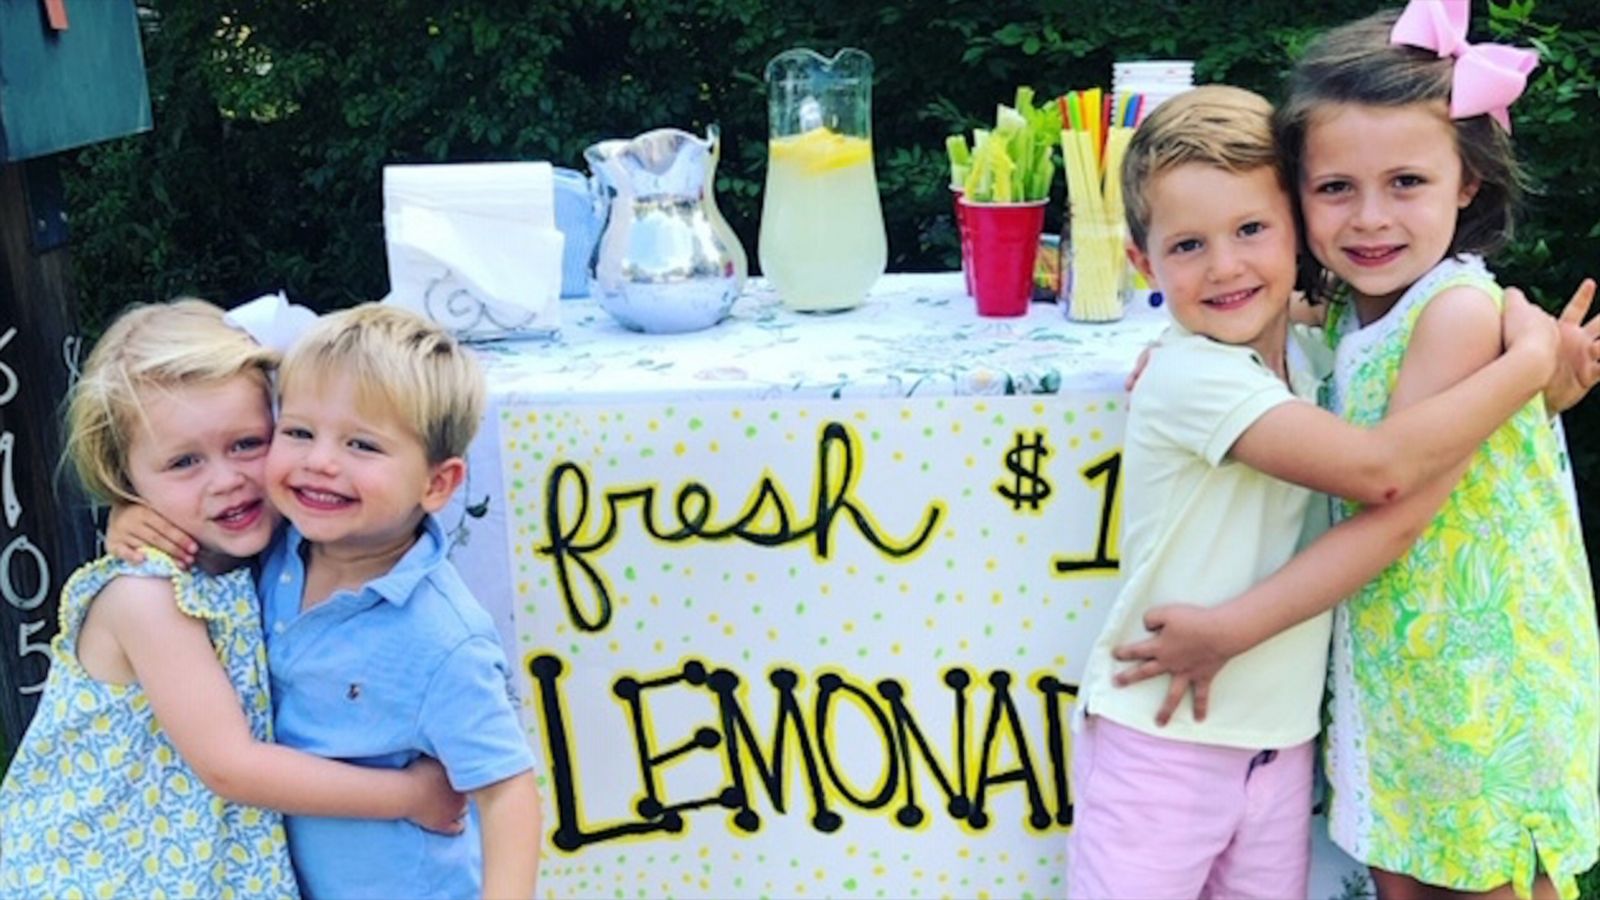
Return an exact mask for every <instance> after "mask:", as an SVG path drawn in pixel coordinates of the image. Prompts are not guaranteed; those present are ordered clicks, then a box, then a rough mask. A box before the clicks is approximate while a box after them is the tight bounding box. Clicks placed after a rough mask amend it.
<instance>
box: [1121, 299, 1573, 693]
mask: <svg viewBox="0 0 1600 900" xmlns="http://www.w3.org/2000/svg"><path fill="white" fill-rule="evenodd" d="M1449 296H1450V295H1449V294H1445V295H1441V296H1440V297H1439V298H1436V299H1435V300H1434V301H1433V302H1432V303H1430V304H1429V307H1428V309H1427V310H1426V311H1425V312H1424V313H1423V315H1422V317H1421V319H1420V320H1419V321H1418V323H1417V326H1416V329H1415V331H1414V332H1413V336H1412V341H1411V345H1410V346H1409V347H1408V348H1407V351H1406V359H1405V363H1404V364H1403V365H1402V368H1401V371H1400V377H1399V378H1398V380H1397V383H1396V388H1395V392H1394V394H1393V396H1392V397H1391V398H1390V409H1391V410H1394V411H1400V410H1404V409H1407V408H1415V407H1417V406H1419V405H1423V404H1425V403H1426V402H1432V401H1434V400H1437V399H1438V398H1440V397H1448V396H1450V395H1451V394H1452V393H1453V391H1452V390H1451V388H1452V386H1455V387H1459V386H1461V385H1463V384H1468V383H1470V382H1471V380H1472V379H1473V378H1476V377H1477V374H1481V373H1482V370H1483V369H1484V368H1486V367H1490V366H1492V365H1498V363H1497V362H1495V355H1496V354H1497V353H1498V352H1499V334H1498V332H1499V325H1498V323H1496V322H1495V321H1494V315H1493V313H1494V310H1493V307H1492V305H1490V304H1488V298H1487V297H1484V296H1483V295H1481V294H1477V295H1476V296H1473V295H1457V296H1456V297H1455V298H1453V299H1451V300H1448V301H1447V300H1446V297H1449ZM1441 301H1444V302H1441ZM1541 315H1542V314H1541ZM1475 370H1477V372H1476V374H1475ZM1467 465H1468V460H1467V459H1465V458H1463V459H1461V460H1460V461H1458V462H1457V463H1455V464H1454V465H1453V466H1452V467H1451V468H1450V469H1449V470H1447V471H1445V472H1443V473H1442V474H1440V475H1438V476H1435V477H1434V479H1433V480H1431V481H1430V482H1429V483H1428V484H1426V485H1425V486H1423V488H1421V489H1419V490H1417V491H1414V492H1412V493H1410V494H1408V495H1406V496H1405V497H1404V498H1402V499H1401V500H1399V501H1397V502H1395V503H1391V504H1385V505H1381V506H1375V507H1371V508H1369V509H1366V510H1363V511H1362V512H1361V514H1360V515H1358V516H1356V517H1355V518H1354V519H1351V520H1350V521H1348V522H1344V523H1341V524H1340V525H1339V526H1338V527H1335V528H1333V529H1331V530H1330V531H1328V532H1327V533H1326V534H1324V535H1322V536H1321V537H1320V538H1318V539H1317V540H1316V541H1315V542H1313V543H1312V545H1311V546H1310V547H1308V548H1306V549H1305V550H1304V551H1302V552H1301V553H1299V554H1298V555H1296V556H1295V557H1294V558H1293V559H1291V560H1290V561H1289V562H1288V563H1286V564H1285V565H1284V566H1283V567H1282V568H1281V569H1279V570H1278V571H1277V572H1275V573H1273V574H1272V575H1271V576H1269V577H1268V578H1266V579H1265V580H1263V581H1262V582H1260V583H1259V584H1257V585H1255V586H1254V587H1252V588H1250V589H1249V590H1248V591H1245V592H1244V593H1243V594H1240V595H1239V596H1238V597H1235V598H1233V599H1232V600H1229V601H1228V602H1227V603H1225V604H1222V605H1221V606H1217V607H1213V608H1210V609H1195V608H1193V607H1179V608H1174V607H1170V606H1168V607H1156V608H1153V609H1151V610H1149V611H1148V612H1147V613H1146V614H1145V627H1146V628H1147V629H1149V630H1150V631H1153V632H1155V634H1154V636H1153V637H1151V638H1148V639H1146V640H1144V641H1140V642H1135V643H1131V644H1128V645H1124V646H1122V647H1119V648H1117V649H1116V650H1115V651H1113V652H1114V655H1115V656H1116V657H1117V658H1118V659H1122V660H1127V661H1134V662H1136V663H1137V664H1136V665H1134V666H1132V667H1130V668H1129V669H1127V670H1124V671H1123V672H1121V673H1119V674H1118V677H1117V680H1118V683H1120V684H1130V683H1133V682H1135V681H1142V680H1144V679H1146V678H1152V677H1155V676H1157V675H1161V674H1164V673H1167V672H1173V673H1174V674H1175V676H1176V677H1174V679H1173V683H1172V685H1171V686H1170V687H1169V690H1168V694H1167V698H1166V701H1165V703H1164V704H1163V705H1162V707H1161V710H1160V711H1159V712H1158V713H1157V721H1158V722H1160V723H1162V724H1165V722H1166V721H1167V720H1168V719H1169V718H1170V716H1171V715H1172V713H1173V712H1174V711H1175V710H1176V708H1177V706H1178V704H1179V703H1180V702H1181V701H1182V699H1183V696H1184V694H1185V693H1186V692H1188V691H1191V690H1192V691H1193V692H1194V693H1195V716H1196V718H1197V719H1198V718H1202V717H1203V715H1204V709H1203V701H1205V700H1208V698H1209V684H1210V680H1211V678H1212V677H1214V676H1215V675H1216V673H1217V672H1218V671H1220V670H1221V668H1222V666H1223V664H1224V663H1225V662H1226V661H1227V659H1229V658H1231V657H1233V656H1236V655H1238V654H1239V653H1242V652H1244V651H1245V650H1248V649H1250V648H1252V647H1254V646H1256V645H1257V644H1259V643H1261V642H1262V641H1264V640H1266V639H1267V638H1270V637H1272V636H1273V635H1276V634H1279V633H1281V632H1282V631H1284V630H1286V629H1288V628H1290V627H1293V626H1294V625H1298V624H1299V623H1301V622H1304V621H1306V620H1307V619H1310V618H1311V617H1312V616H1315V615H1317V614H1319V613H1321V612H1324V611H1326V610H1328V609H1331V608H1333V606H1335V605H1336V604H1337V603H1338V602H1339V601H1340V600H1341V599H1343V598H1344V597H1346V596H1348V595H1349V594H1351V593H1354V592H1355V591H1356V590H1357V589H1358V588H1360V587H1361V586H1362V585H1364V584H1365V583H1366V582H1367V581H1369V580H1370V579H1372V578H1374V577H1376V576H1377V575H1378V573H1379V572H1381V571H1383V569H1384V568H1385V567H1387V566H1388V565H1389V564H1390V563H1392V562H1393V561H1394V560H1396V559H1398V558H1399V557H1400V556H1401V555H1402V554H1404V553H1405V552H1406V550H1407V549H1408V548H1409V547H1410V546H1411V544H1412V543H1414V542H1415V540H1416V538H1417V537H1418V536H1419V535H1420V534H1421V533H1422V530H1423V529H1425V528H1426V527H1427V525H1428V523H1429V522H1430V521H1432V519H1433V517H1434V516H1435V515H1436V514H1437V513H1438V510H1439V508H1440V507H1441V506H1442V505H1443V504H1444V502H1445V500H1446V499H1447V498H1448V497H1449V495H1450V492H1451V491H1452V490H1454V489H1455V485H1456V483H1457V482H1458V481H1459V480H1460V478H1461V474H1462V473H1463V472H1464V471H1465V470H1466V467H1467Z"/></svg>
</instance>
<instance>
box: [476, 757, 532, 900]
mask: <svg viewBox="0 0 1600 900" xmlns="http://www.w3.org/2000/svg"><path fill="white" fill-rule="evenodd" d="M472 799H473V800H475V801H477V804H478V823H479V826H480V827H481V828H482V829H483V835H482V840H483V896H484V897H485V898H486V900H499V898H516V900H527V898H529V897H532V896H533V891H534V882H535V881H536V880H537V878H538V876H539V841H540V840H542V839H543V837H542V836H543V826H542V822H541V819H542V818H543V813H542V812H541V810H540V806H539V785H538V782H537V781H535V780H534V776H533V772H532V771H528V772H523V773H522V774H520V775H514V776H512V777H510V778H507V779H505V780H504V781H497V782H495V783H494V784H491V785H489V786H488V787H486V788H482V789H480V790H476V791H473V792H472Z"/></svg>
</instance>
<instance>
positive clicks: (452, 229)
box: [383, 162, 563, 340]
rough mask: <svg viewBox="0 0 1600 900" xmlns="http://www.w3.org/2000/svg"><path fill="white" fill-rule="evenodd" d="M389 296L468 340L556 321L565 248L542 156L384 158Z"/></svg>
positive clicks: (551, 326) (544, 328) (536, 330)
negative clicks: (432, 161) (422, 161)
mask: <svg viewBox="0 0 1600 900" xmlns="http://www.w3.org/2000/svg"><path fill="white" fill-rule="evenodd" d="M383 209H384V212H383V225H384V243H385V249H386V252H387V256H388V261H389V296H388V297H386V298H384V302H385V303H393V304H395V305H397V306H403V307H405V308H407V309H412V310H415V311H417V312H420V313H422V314H423V315H426V316H429V317H430V318H432V319H433V320H434V321H437V322H439V323H440V324H442V325H444V326H445V327H446V328H449V329H450V330H451V331H452V332H453V333H455V334H456V335H457V336H459V337H462V338H465V339H468V340H481V339H492V338H499V337H515V336H518V335H527V334H548V333H550V332H553V331H555V330H556V329H557V328H558V327H559V325H560V305H559V301H560V295H561V251H562V245H563V238H562V235H561V232H560V231H559V230H557V229H556V226H555V193H554V189H553V187H552V170H551V166H550V164H549V163H544V162H501V163H460V164H439V165H421V166H385V167H384V170H383Z"/></svg>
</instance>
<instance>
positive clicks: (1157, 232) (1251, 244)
mask: <svg viewBox="0 0 1600 900" xmlns="http://www.w3.org/2000/svg"><path fill="white" fill-rule="evenodd" d="M1145 192H1146V196H1147V197H1148V200H1149V205H1150V227H1149V231H1148V235H1147V238H1146V241H1145V249H1144V250H1142V251H1141V250H1139V249H1138V248H1130V249H1129V251H1128V255H1129V258H1130V259H1131V260H1132V261H1133V264H1134V265H1135V266H1136V267H1137V268H1138V269H1139V271H1140V272H1143V273H1144V274H1145V275H1146V276H1147V277H1149V278H1151V279H1152V280H1153V281H1154V282H1155V284H1156V285H1157V286H1158V287H1159V288H1160V289H1161V292H1162V294H1163V295H1164V296H1165V297H1166V301H1167V305H1168V307H1169V308H1170V309H1171V310H1172V317H1173V318H1174V319H1176V320H1177V321H1178V324H1180V325H1182V326H1183V327H1184V328H1187V329H1188V330H1190V331H1192V332H1194V333H1195V334H1201V335H1205V336H1206V337H1209V338H1212V339H1214V340H1217V341H1221V342H1223V343H1225V344H1237V345H1241V346H1249V347H1252V348H1254V349H1255V350H1257V351H1258V352H1260V353H1262V354H1263V355H1264V356H1266V357H1268V358H1275V357H1276V356H1277V355H1278V354H1279V353H1281V351H1282V342H1283V335H1284V329H1285V328H1286V327H1287V322H1288V315H1289V302H1288V301H1289V293H1290V291H1291V290H1293V288H1294V277H1295V231H1294V228H1295V226H1294V217H1293V213H1292V211H1291V208H1290V205H1289V194H1288V192H1287V191H1286V190H1285V189H1284V187H1283V185H1282V184H1281V183H1280V182H1279V180H1278V175H1277V173H1276V171H1274V170H1273V169H1272V168H1271V167H1270V166H1260V167H1257V168H1255V169H1251V170H1249V171H1246V172H1242V173H1235V172H1229V171H1227V170H1225V169H1222V168H1218V167H1216V166H1212V165H1206V164H1203V163H1183V164H1180V165H1177V166H1174V167H1173V168H1171V169H1168V170H1166V171H1164V172H1161V173H1160V174H1158V175H1156V176H1154V177H1153V178H1151V179H1150V182H1149V185H1148V187H1147V188H1146V191H1145Z"/></svg>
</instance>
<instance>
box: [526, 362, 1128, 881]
mask: <svg viewBox="0 0 1600 900" xmlns="http://www.w3.org/2000/svg"><path fill="white" fill-rule="evenodd" d="M1120 403H1121V399H1120V397H1119V396H1118V395H1115V394H1110V393H1107V394H1104V395H1096V394H1075V395H1070V396H1016V397H984V398H979V397H951V398H943V399H935V398H929V399H912V400H906V399H893V400H839V401H832V402H828V401H821V402H809V403H808V402H800V401H794V402H789V403H784V402H778V401H772V400H763V401H761V402H759V403H757V402H742V403H741V402H725V401H724V402H696V403H694V404H692V405H605V406H570V407H568V406H563V407H557V408H539V407H529V406H512V407H506V408H503V409H502V410H501V411H500V421H499V438H500V441H501V448H500V449H501V457H502V461H503V465H502V472H503V476H504V480H505V484H504V489H505V496H506V497H508V498H509V521H508V524H509V530H510V534H509V540H510V542H511V544H512V547H511V551H512V567H513V576H514V585H515V587H514V590H515V598H514V614H515V629H516V641H517V645H518V646H517V651H518V652H517V653H516V654H515V655H514V656H515V657H516V658H514V659H513V663H514V665H516V666H517V667H518V669H519V678H520V679H521V680H522V683H520V684H519V685H518V689H519V693H521V694H522V695H523V696H525V697H526V698H528V700H527V708H526V709H525V710H524V714H525V718H526V721H527V723H528V726H529V729H530V733H531V737H532V739H533V741H534V744H535V747H536V748H537V749H538V750H539V751H540V752H541V753H542V756H543V760H542V765H541V767H540V769H541V777H542V778H543V785H542V790H543V793H544V797H545V802H546V806H547V809H546V822H547V831H548V833H549V842H550V843H549V845H548V847H547V853H546V858H545V863H544V868H543V871H542V872H541V874H540V889H541V893H545V894H548V895H549V896H552V897H558V896H606V897H613V896H615V897H653V896H676V897H743V896H749V897H756V896H763V895H778V896H813V895H828V896H843V897H941V896H962V897H978V896H986V895H987V896H995V897H1001V896H1024V895H1031V896H1034V897H1051V896H1061V895H1062V894H1063V892H1064V887H1063V874H1064V871H1065V854H1064V847H1065V836H1066V834H1067V832H1068V830H1069V829H1070V826H1071V824H1072V808H1073V804H1072V785H1071V781H1070V778H1069V777H1068V771H1069V761H1070V754H1071V734H1070V729H1069V721H1070V717H1071V715H1072V713H1073V709H1074V703H1075V697H1076V694H1077V679H1078V676H1079V674H1080V673H1081V672H1082V669H1083V664H1084V656H1085V654H1086V653H1087V651H1088V648H1089V646H1090V645H1091V643H1092V641H1093V639H1094V637H1095V633H1096V631H1097V630H1098V626H1099V623H1100V620H1101V618H1102V617H1103V616H1104V614H1105V612H1106V610H1107V608H1108V607H1109V605H1110V604H1111V602H1112V601H1113V600H1114V599H1115V592H1116V588H1117V585H1118V571H1117V568H1118V546H1117V540H1116V535H1117V534H1119V533H1120V522H1119V520H1118V519H1119V505H1118V498H1119V474H1120V462H1121V456H1120V451H1119V448H1120V444H1121V437H1122V435H1121V431H1122V423H1123V411H1122V410H1121V409H1120Z"/></svg>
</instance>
